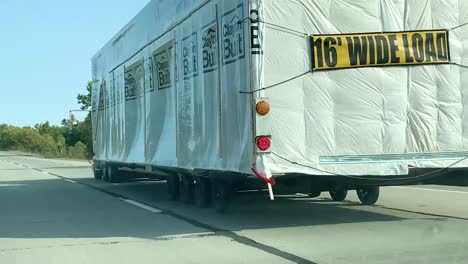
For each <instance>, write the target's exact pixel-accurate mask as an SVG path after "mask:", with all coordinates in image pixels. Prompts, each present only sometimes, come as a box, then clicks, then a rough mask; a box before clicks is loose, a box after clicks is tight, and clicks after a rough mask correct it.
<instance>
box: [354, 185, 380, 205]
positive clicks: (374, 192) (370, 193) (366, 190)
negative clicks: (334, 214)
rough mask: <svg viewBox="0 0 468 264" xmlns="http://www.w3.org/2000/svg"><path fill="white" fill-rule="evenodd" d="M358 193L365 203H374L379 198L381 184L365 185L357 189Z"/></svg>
mask: <svg viewBox="0 0 468 264" xmlns="http://www.w3.org/2000/svg"><path fill="white" fill-rule="evenodd" d="M356 193H357V196H358V197H359V201H361V203H362V204H363V205H373V204H375V203H376V202H377V200H379V195H380V188H379V186H365V187H361V188H358V189H356Z"/></svg>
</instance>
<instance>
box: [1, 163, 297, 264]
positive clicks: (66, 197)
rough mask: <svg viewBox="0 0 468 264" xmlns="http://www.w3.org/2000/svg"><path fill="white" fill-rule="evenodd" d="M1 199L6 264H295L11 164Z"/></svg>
mask: <svg viewBox="0 0 468 264" xmlns="http://www.w3.org/2000/svg"><path fill="white" fill-rule="evenodd" d="M0 201H1V202H0V212H2V217H1V218H0V263H62V264H63V263H135V262H137V263H155V262H159V263H220V262H222V263H250V262H269V263H288V261H287V260H285V259H282V258H279V257H277V256H275V255H271V254H268V253H265V252H263V251H261V250H258V249H256V248H254V247H249V246H246V245H243V244H240V243H236V242H234V241H232V240H231V239H229V238H227V237H223V236H218V235H215V234H214V233H213V232H210V231H209V230H206V229H203V228H200V227H196V226H194V225H192V224H190V223H188V222H185V221H182V220H179V219H176V218H174V217H172V216H169V215H167V214H163V213H155V212H151V211H148V210H145V209H143V208H140V207H137V206H135V205H133V204H129V203H127V202H124V201H122V200H119V199H116V198H115V197H113V196H110V195H108V194H106V193H103V192H99V191H96V190H95V189H91V188H89V187H86V186H83V185H80V184H76V183H72V182H68V181H64V180H62V179H59V178H57V177H54V176H52V175H50V174H46V173H42V172H40V171H37V170H35V169H32V168H24V167H23V166H21V165H15V164H11V163H7V162H4V161H0ZM213 249H216V250H213ZM208 251H209V252H210V253H209V254H207V252H208ZM98 261H99V262H98Z"/></svg>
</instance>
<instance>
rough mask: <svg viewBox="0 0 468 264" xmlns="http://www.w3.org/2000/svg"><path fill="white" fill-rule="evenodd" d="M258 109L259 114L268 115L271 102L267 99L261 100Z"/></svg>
mask: <svg viewBox="0 0 468 264" xmlns="http://www.w3.org/2000/svg"><path fill="white" fill-rule="evenodd" d="M256 110H257V114H259V115H262V116H264V115H267V114H268V113H269V112H270V104H269V103H268V102H265V101H260V102H258V103H257V107H256Z"/></svg>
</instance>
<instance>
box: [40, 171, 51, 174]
mask: <svg viewBox="0 0 468 264" xmlns="http://www.w3.org/2000/svg"><path fill="white" fill-rule="evenodd" d="M41 172H42V173H44V174H49V172H47V171H41Z"/></svg>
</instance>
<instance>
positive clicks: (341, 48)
mask: <svg viewBox="0 0 468 264" xmlns="http://www.w3.org/2000/svg"><path fill="white" fill-rule="evenodd" d="M312 50H313V69H314V70H316V71H317V70H333V69H346V68H359V67H376V66H396V65H420V64H447V63H449V62H450V50H449V38H448V31H447V30H434V31H418V32H416V31H414V32H391V33H364V34H341V35H315V36H312Z"/></svg>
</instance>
